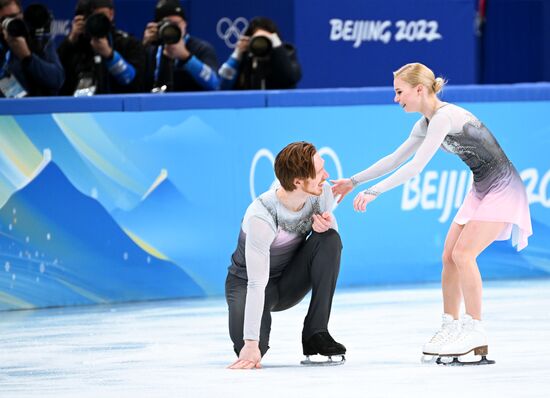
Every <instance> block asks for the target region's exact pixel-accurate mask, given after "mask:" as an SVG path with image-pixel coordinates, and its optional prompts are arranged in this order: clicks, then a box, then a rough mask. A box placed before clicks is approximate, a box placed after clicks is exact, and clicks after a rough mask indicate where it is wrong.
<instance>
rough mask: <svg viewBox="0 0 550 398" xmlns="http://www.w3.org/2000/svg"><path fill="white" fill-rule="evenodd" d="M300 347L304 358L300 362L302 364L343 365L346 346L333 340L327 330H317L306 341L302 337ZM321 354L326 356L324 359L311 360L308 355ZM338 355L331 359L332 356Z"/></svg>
mask: <svg viewBox="0 0 550 398" xmlns="http://www.w3.org/2000/svg"><path fill="white" fill-rule="evenodd" d="M302 347H303V350H304V355H305V356H306V359H305V360H304V361H302V362H300V363H301V364H302V365H310V366H311V365H343V364H344V362H346V357H345V356H344V354H345V353H346V347H344V346H343V345H342V344H340V343H337V342H336V341H334V339H333V338H332V336H331V335H330V334H329V333H328V332H319V333H315V334H314V335H313V336H311V337H310V338H309V339H307V341H304V340H303V339H302ZM317 354H319V355H323V356H325V357H328V359H327V360H325V361H312V360H311V359H310V358H309V357H310V355H317ZM333 356H336V357H340V359H339V360H336V361H335V360H333V359H332V357H333Z"/></svg>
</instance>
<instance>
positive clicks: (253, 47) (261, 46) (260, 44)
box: [248, 36, 273, 58]
mask: <svg viewBox="0 0 550 398" xmlns="http://www.w3.org/2000/svg"><path fill="white" fill-rule="evenodd" d="M272 49H273V43H272V42H271V40H270V39H269V38H267V37H265V36H254V37H253V38H252V39H251V40H250V43H249V44H248V51H250V53H251V54H252V55H253V56H254V57H258V58H262V57H266V56H268V55H269V54H270V53H271V50H272Z"/></svg>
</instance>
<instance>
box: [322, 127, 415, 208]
mask: <svg viewBox="0 0 550 398" xmlns="http://www.w3.org/2000/svg"><path fill="white" fill-rule="evenodd" d="M415 127H416V126H415ZM414 132H415V130H414V129H413V132H412V133H411V135H410V136H409V138H407V139H406V140H405V142H403V143H402V144H401V145H400V146H399V148H397V149H396V150H395V151H394V152H393V153H391V154H390V155H388V156H386V157H384V158H382V159H380V160H379V161H377V162H376V163H374V164H373V165H372V166H370V167H369V168H367V169H365V170H363V171H361V172H360V173H357V174H355V175H354V176H352V177H351V178H343V179H340V180H333V181H331V182H332V183H333V184H334V186H333V187H332V192H333V194H334V195H335V196H340V197H339V198H338V203H340V202H341V201H342V199H344V197H345V196H346V195H347V194H348V193H350V192H351V191H352V190H353V188H355V187H356V186H357V185H360V184H363V183H365V182H367V181H370V180H373V179H375V178H378V177H381V176H383V175H385V174H387V173H389V172H391V171H393V170H395V169H396V168H398V167H399V166H400V165H401V164H403V162H405V161H406V160H407V159H408V158H409V157H411V155H412V154H413V153H414V152H415V151H416V150H417V149H418V147H419V146H420V144H422V137H421V136H419V135H416V134H415V133H414Z"/></svg>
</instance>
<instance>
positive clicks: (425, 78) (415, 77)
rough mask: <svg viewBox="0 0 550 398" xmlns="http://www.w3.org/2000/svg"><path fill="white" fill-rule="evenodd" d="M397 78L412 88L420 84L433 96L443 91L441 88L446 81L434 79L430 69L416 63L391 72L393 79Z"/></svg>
mask: <svg viewBox="0 0 550 398" xmlns="http://www.w3.org/2000/svg"><path fill="white" fill-rule="evenodd" d="M398 77H399V78H400V79H401V80H403V81H404V82H407V83H409V84H410V85H411V86H413V87H415V86H418V85H419V84H422V85H423V86H425V87H427V88H428V89H429V90H431V91H432V92H434V93H435V94H437V93H439V92H440V91H441V90H442V89H443V86H445V84H447V80H445V79H444V78H442V77H435V75H434V73H433V72H432V70H431V69H430V68H428V67H427V66H426V65H424V64H421V63H418V62H414V63H411V64H407V65H403V66H402V67H401V68H399V69H398V70H396V71H395V72H393V78H394V79H396V78H398Z"/></svg>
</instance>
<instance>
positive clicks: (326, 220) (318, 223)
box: [311, 211, 332, 234]
mask: <svg viewBox="0 0 550 398" xmlns="http://www.w3.org/2000/svg"><path fill="white" fill-rule="evenodd" d="M331 226H332V215H331V214H330V213H329V212H328V211H325V212H324V213H323V214H314V215H313V225H312V226H311V227H312V228H313V230H314V231H315V232H317V233H319V234H322V233H323V232H327V231H328V230H329V229H330V227H331Z"/></svg>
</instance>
